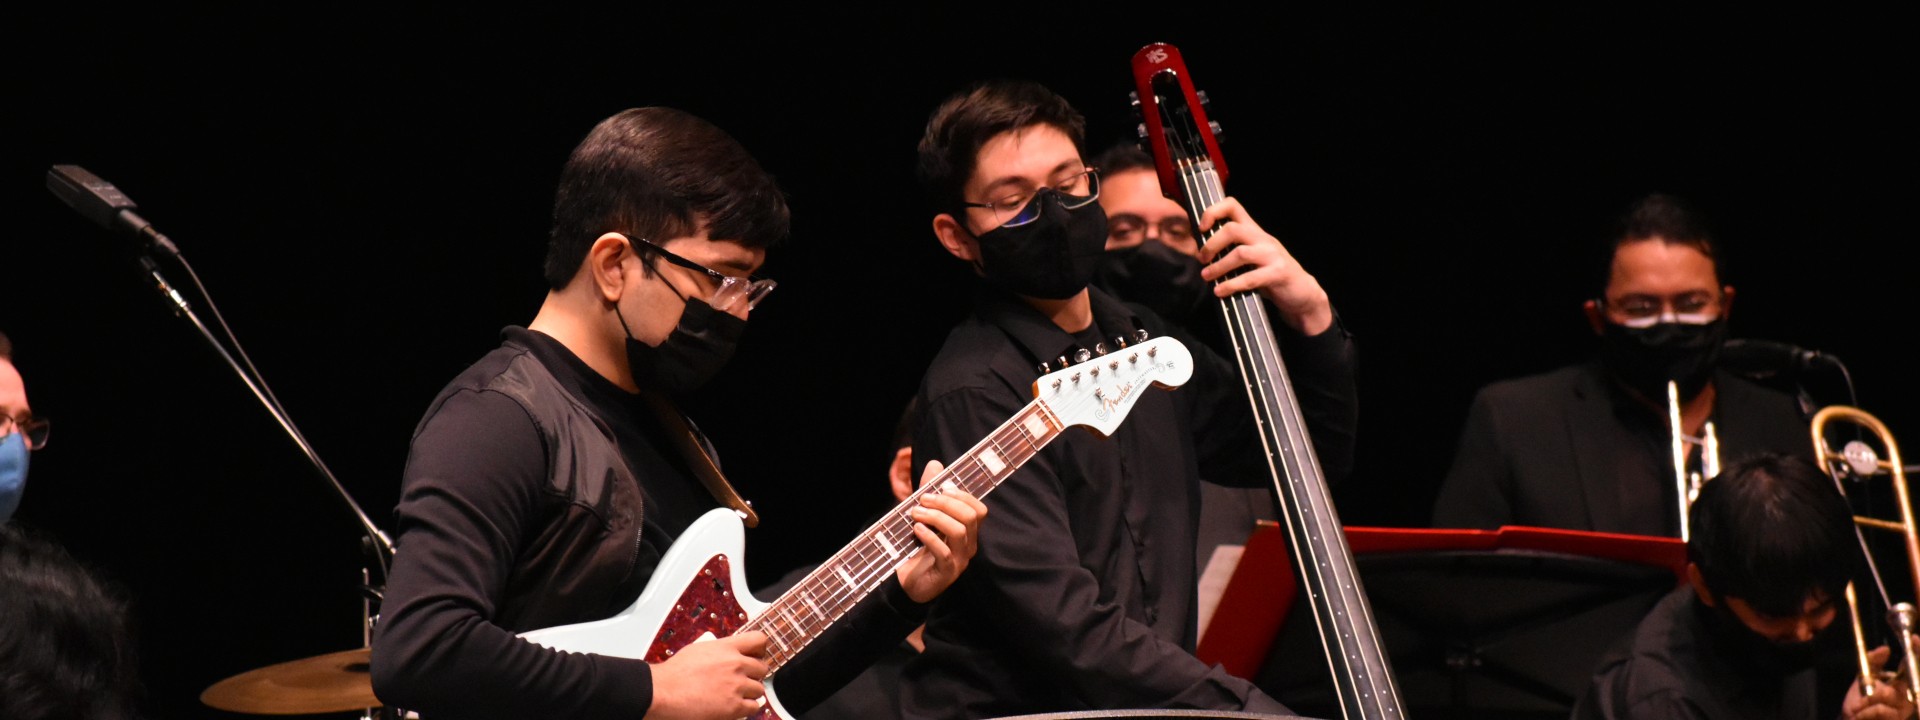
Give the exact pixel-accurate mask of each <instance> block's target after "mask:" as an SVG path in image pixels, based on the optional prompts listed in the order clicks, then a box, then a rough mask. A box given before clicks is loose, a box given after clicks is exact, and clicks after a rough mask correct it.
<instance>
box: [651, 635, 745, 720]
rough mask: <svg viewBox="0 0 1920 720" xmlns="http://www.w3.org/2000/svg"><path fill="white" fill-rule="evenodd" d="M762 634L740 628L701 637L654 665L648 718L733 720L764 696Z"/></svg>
mask: <svg viewBox="0 0 1920 720" xmlns="http://www.w3.org/2000/svg"><path fill="white" fill-rule="evenodd" d="M766 654H767V635H766V633H761V632H743V633H740V634H738V635H732V636H728V637H723V638H715V639H712V640H702V641H700V642H696V643H693V644H691V645H688V646H686V647H685V648H682V649H681V650H680V652H679V653H678V654H676V655H674V656H673V657H671V658H668V659H667V660H666V662H662V663H658V664H655V665H654V666H653V705H651V706H649V707H648V708H647V720H738V719H739V718H743V717H746V716H748V715H752V714H753V713H754V712H756V711H758V710H759V709H760V698H761V696H763V695H766V694H767V689H766V686H765V685H763V684H761V680H763V679H765V678H766V677H767V662H766V660H765V657H766Z"/></svg>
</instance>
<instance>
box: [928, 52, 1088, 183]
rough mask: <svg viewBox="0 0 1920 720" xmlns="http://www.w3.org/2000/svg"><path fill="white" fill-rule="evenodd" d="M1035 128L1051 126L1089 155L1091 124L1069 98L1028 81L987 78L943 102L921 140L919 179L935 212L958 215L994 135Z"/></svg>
mask: <svg viewBox="0 0 1920 720" xmlns="http://www.w3.org/2000/svg"><path fill="white" fill-rule="evenodd" d="M1034 125H1051V126H1053V127H1054V128H1057V129H1059V130H1060V131H1061V132H1063V133H1066V134H1067V137H1069V138H1072V139H1073V147H1074V149H1076V150H1079V151H1080V154H1081V155H1082V156H1084V155H1086V148H1085V136H1086V126H1087V121H1086V119H1085V118H1083V117H1081V115H1080V111H1078V110H1075V109H1073V106H1072V105H1070V104H1068V103H1067V100H1066V98H1063V97H1060V96H1059V95H1056V94H1054V92H1053V91H1052V90H1048V89H1047V88H1046V87H1045V86H1043V85H1041V84H1039V83H1036V82H1032V81H1028V80H988V81H984V82H980V83H977V84H975V85H973V86H971V87H969V88H967V89H966V90H962V91H960V92H958V93H955V94H954V95H953V96H951V97H949V98H947V100H946V101H945V102H942V103H940V107H939V108H937V109H935V110H934V111H933V116H932V117H930V118H929V119H928V120H927V132H926V134H925V135H923V136H921V138H920V167H919V175H920V181H921V182H922V183H924V184H925V185H926V189H927V193H928V197H929V198H930V199H931V201H932V203H933V211H934V212H936V213H942V212H957V211H958V210H959V209H960V207H961V205H960V203H962V202H965V198H962V197H960V189H961V188H962V187H965V186H966V184H967V179H968V178H970V177H972V176H973V171H974V166H975V165H976V164H977V163H978V162H979V156H980V147H981V146H983V145H986V144H987V141H988V140H992V139H993V137H994V136H995V135H999V134H1000V133H1003V132H1006V131H1008V130H1019V129H1022V128H1027V127H1032V126H1034Z"/></svg>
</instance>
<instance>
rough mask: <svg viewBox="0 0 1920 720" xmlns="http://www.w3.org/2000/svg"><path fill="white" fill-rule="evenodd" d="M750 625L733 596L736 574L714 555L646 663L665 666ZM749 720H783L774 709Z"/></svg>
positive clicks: (678, 603)
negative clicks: (701, 642)
mask: <svg viewBox="0 0 1920 720" xmlns="http://www.w3.org/2000/svg"><path fill="white" fill-rule="evenodd" d="M745 624H747V612H746V611H745V610H743V609H741V608H740V601H739V599H738V598H736V597H734V594H733V573H732V571H731V567H730V566H729V564H728V562H727V556H725V555H715V556H713V558H712V559H709V560H707V564H706V566H705V567H702V568H700V574H699V575H695V576H694V578H693V582H690V583H688V584H687V589H685V590H682V591H681V592H680V599H679V600H676V601H675V602H674V603H673V612H670V613H668V614H667V619H666V620H665V621H662V622H661V623H660V631H659V633H657V634H655V635H654V636H653V645H652V646H651V647H648V648H647V656H646V661H647V662H650V663H657V662H663V661H665V660H666V659H667V658H670V657H673V655H674V653H677V652H680V650H681V649H682V648H685V647H686V646H688V645H690V644H692V643H693V641H695V640H698V639H700V638H701V637H703V636H705V635H706V634H707V633H712V634H713V636H714V637H727V636H729V635H732V634H733V633H734V631H736V630H739V629H740V626H742V625H745ZM748 720H783V718H781V717H780V716H779V714H777V713H775V712H774V711H773V708H772V707H764V706H763V707H762V708H761V709H760V711H759V712H757V713H754V714H753V715H752V716H750V717H749V718H748Z"/></svg>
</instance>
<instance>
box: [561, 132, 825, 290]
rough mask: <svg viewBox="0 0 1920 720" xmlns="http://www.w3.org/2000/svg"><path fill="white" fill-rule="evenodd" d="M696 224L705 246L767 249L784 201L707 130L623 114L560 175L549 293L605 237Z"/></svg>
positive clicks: (783, 223)
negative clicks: (719, 243) (720, 243)
mask: <svg viewBox="0 0 1920 720" xmlns="http://www.w3.org/2000/svg"><path fill="white" fill-rule="evenodd" d="M702 222H705V223H706V226H707V232H708V237H710V238H713V239H716V240H731V241H736V242H738V243H740V244H742V245H745V246H747V247H754V248H765V247H771V246H773V245H774V244H776V243H778V242H780V240H781V239H783V238H785V237H786V236H787V232H788V226H789V222H790V221H789V213H788V210H787V199H786V196H785V195H784V194H783V193H782V192H781V191H780V187H779V185H777V184H776V183H775V182H774V180H773V176H772V175H770V174H768V173H767V171H766V170H763V169H761V167H760V164H759V163H758V162H755V161H754V159H753V156H751V155H748V154H747V150H746V148H744V147H741V145H740V143H739V142H737V141H735V140H734V139H733V137H732V136H730V135H728V134H727V133H726V132H725V131H723V130H721V129H720V128H718V127H714V126H713V124H712V123H709V122H707V121H705V120H702V119H700V118H697V117H694V116H693V115H690V114H688V113H686V112H682V111H680V110H675V109H672V108H664V107H648V108H635V109H632V110H626V111H623V112H621V113H619V114H617V115H614V116H613V117H610V118H607V119H606V120H602V121H601V122H600V124H599V125H597V126H595V127H594V128H593V132H591V133H588V134H587V137H586V139H585V140H582V141H580V144H579V146H577V147H575V148H574V149H573V154H572V155H571V156H569V157H568V158H567V164H566V166H565V167H563V168H562V169H561V171H560V186H559V189H558V191H557V192H555V193H554V200H553V231H552V233H551V234H550V236H549V237H548V240H547V259H546V272H545V275H546V280H547V285H548V286H549V287H552V288H554V289H556V290H557V289H560V288H563V287H566V285H567V283H568V282H570V281H571V280H572V279H573V276H574V275H575V274H576V273H578V272H579V270H580V264H581V263H583V262H585V261H586V258H587V248H588V247H590V246H591V245H592V244H593V241H594V240H595V239H597V238H599V237H600V236H601V235H603V234H606V233H609V232H618V233H623V234H628V235H633V236H637V237H640V238H643V239H647V240H652V241H654V242H665V241H666V240H668V239H671V238H675V237H682V236H686V235H690V234H692V233H694V232H696V231H698V229H699V227H700V224H701V223H702ZM636 247H637V251H639V252H643V253H644V252H650V251H649V250H648V249H647V247H646V246H645V245H638V246H636Z"/></svg>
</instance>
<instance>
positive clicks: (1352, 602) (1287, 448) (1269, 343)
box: [1159, 104, 1392, 714]
mask: <svg viewBox="0 0 1920 720" xmlns="http://www.w3.org/2000/svg"><path fill="white" fill-rule="evenodd" d="M1159 107H1160V109H1161V112H1162V115H1163V118H1162V120H1163V123H1162V126H1163V128H1171V129H1173V131H1174V132H1179V131H1185V130H1187V129H1188V127H1187V125H1186V124H1184V123H1178V122H1174V121H1173V119H1172V118H1171V117H1168V114H1169V111H1168V109H1167V108H1166V106H1165V105H1164V104H1162V105H1160V106H1159ZM1192 133H1193V135H1195V136H1197V135H1198V123H1197V122H1194V123H1192ZM1168 134H1169V135H1170V136H1171V139H1172V140H1173V142H1174V143H1176V144H1179V145H1180V147H1179V148H1178V149H1179V150H1181V151H1182V152H1183V153H1184V155H1185V157H1187V158H1195V157H1200V155H1199V152H1200V151H1201V150H1202V149H1204V141H1202V140H1199V139H1198V138H1197V137H1186V136H1184V135H1173V134H1172V133H1171V132H1170V133H1168ZM1208 157H1209V159H1210V154H1209V156H1208ZM1190 165H1191V166H1192V167H1194V168H1196V169H1195V170H1193V171H1192V174H1189V173H1187V172H1182V173H1179V176H1180V178H1181V180H1182V184H1183V188H1182V189H1183V190H1185V191H1186V193H1187V194H1186V197H1187V198H1189V199H1192V198H1196V197H1202V198H1203V203H1202V204H1201V208H1202V209H1204V207H1207V206H1211V205H1212V204H1214V203H1217V202H1219V201H1220V200H1221V199H1224V198H1225V190H1224V188H1223V187H1222V186H1221V183H1220V177H1219V174H1218V172H1217V170H1216V169H1215V168H1213V167H1212V166H1211V163H1210V161H1209V162H1207V163H1191V164H1190ZM1194 214H1195V216H1196V217H1197V216H1198V215H1199V214H1200V213H1199V212H1198V210H1195V211H1194ZM1207 235H1208V236H1209V237H1211V235H1212V233H1211V232H1209V233H1207ZM1258 303H1259V298H1258V296H1257V295H1255V294H1253V293H1241V294H1239V295H1236V296H1233V297H1230V298H1226V299H1223V301H1222V309H1223V311H1225V312H1226V313H1227V314H1228V315H1229V317H1230V319H1232V320H1233V321H1234V322H1233V323H1229V333H1230V335H1232V336H1233V337H1234V338H1235V339H1236V342H1235V347H1236V349H1238V350H1243V351H1244V354H1245V356H1244V357H1239V358H1236V360H1239V361H1241V362H1242V366H1243V369H1244V368H1245V366H1246V365H1248V364H1251V365H1254V366H1256V369H1258V370H1261V371H1262V372H1260V373H1259V374H1258V375H1255V376H1249V377H1259V378H1263V379H1264V378H1268V377H1278V378H1280V381H1281V382H1282V383H1287V384H1286V385H1282V386H1281V387H1280V388H1277V389H1276V388H1274V387H1271V386H1269V385H1268V384H1267V383H1266V382H1264V380H1262V381H1260V382H1257V383H1254V382H1250V383H1249V388H1248V389H1249V397H1250V399H1251V400H1252V401H1253V403H1254V405H1255V409H1256V411H1260V412H1262V415H1263V416H1265V417H1267V418H1272V419H1277V420H1279V422H1280V426H1281V430H1283V431H1284V432H1285V434H1286V442H1285V443H1283V444H1282V445H1281V447H1280V448H1278V452H1271V451H1270V460H1271V458H1272V457H1274V456H1277V457H1278V459H1279V461H1280V464H1281V466H1282V467H1283V468H1285V469H1286V471H1287V475H1286V477H1287V478H1289V479H1292V478H1301V477H1302V476H1303V475H1305V473H1304V472H1303V471H1304V470H1305V469H1306V468H1307V467H1308V464H1311V466H1312V468H1313V470H1314V472H1313V473H1312V476H1314V477H1324V475H1322V474H1321V473H1320V472H1319V470H1320V468H1319V464H1318V460H1317V458H1314V457H1313V455H1312V454H1311V452H1310V449H1311V445H1310V444H1309V443H1310V442H1311V441H1310V440H1309V439H1308V438H1307V437H1306V432H1305V428H1304V427H1303V423H1302V422H1301V420H1302V418H1300V417H1298V410H1299V406H1298V400H1297V399H1295V398H1291V392H1290V390H1291V385H1290V380H1289V379H1288V378H1287V377H1286V375H1285V368H1284V366H1283V365H1281V364H1280V363H1279V362H1277V360H1278V358H1279V352H1278V346H1277V344H1276V342H1275V339H1274V337H1273V335H1272V330H1271V328H1270V327H1267V326H1266V323H1264V322H1259V321H1260V320H1263V319H1264V315H1265V312H1264V308H1262V307H1260V306H1259V304H1258ZM1236 326H1237V328H1236ZM1248 333H1251V334H1252V336H1253V337H1252V338H1251V340H1252V341H1253V342H1252V344H1251V345H1249V344H1248V343H1247V342H1245V341H1246V340H1247V339H1248V337H1247V334H1248ZM1254 384H1257V385H1259V386H1260V387H1259V390H1260V391H1261V392H1254V388H1253V387H1252V386H1253V385H1254ZM1282 391H1287V394H1288V395H1289V398H1287V399H1288V400H1291V402H1280V403H1276V401H1280V400H1282V398H1279V397H1277V394H1278V393H1279V392H1282ZM1275 404H1281V405H1282V406H1283V407H1284V408H1285V409H1287V410H1290V411H1291V412H1289V413H1276V412H1274V409H1273V405H1275ZM1269 422H1270V421H1269ZM1262 444H1266V438H1265V437H1264V433H1263V437H1262ZM1298 484H1303V483H1298ZM1324 487H1325V485H1324V481H1322V483H1321V488H1324ZM1276 489H1280V488H1276ZM1288 490H1289V492H1288V493H1287V494H1288V496H1289V497H1290V498H1293V499H1294V501H1295V505H1296V507H1301V508H1302V510H1312V512H1302V513H1301V515H1302V517H1301V520H1302V523H1301V524H1302V526H1303V527H1302V529H1303V530H1304V531H1305V532H1307V533H1308V534H1309V535H1310V536H1317V537H1314V538H1313V539H1314V542H1312V543H1307V544H1305V549H1306V550H1307V551H1308V552H1309V553H1310V554H1311V555H1312V556H1313V557H1310V558H1308V559H1307V562H1308V565H1307V566H1305V567H1306V569H1308V570H1309V571H1310V572H1312V574H1314V575H1315V576H1320V573H1319V572H1317V570H1316V569H1315V566H1316V565H1317V566H1320V567H1324V568H1325V569H1327V570H1329V571H1331V573H1332V575H1333V576H1334V578H1333V579H1334V580H1335V583H1334V584H1333V586H1332V587H1331V588H1330V589H1331V590H1332V591H1334V592H1336V593H1338V594H1339V595H1340V596H1341V599H1342V600H1344V601H1345V602H1343V603H1342V606H1343V607H1345V608H1347V610H1346V612H1347V613H1353V612H1354V610H1353V608H1356V607H1357V608H1358V609H1359V612H1360V613H1364V615H1362V618H1364V620H1365V621H1366V625H1365V626H1364V627H1363V626H1361V625H1359V624H1358V623H1357V622H1356V620H1355V618H1353V617H1351V616H1349V617H1347V618H1344V620H1345V621H1346V622H1344V623H1339V622H1336V623H1335V624H1336V625H1338V626H1340V627H1341V628H1342V629H1341V630H1340V631H1339V632H1336V633H1335V634H1334V638H1333V639H1334V641H1335V643H1334V644H1337V645H1338V646H1340V648H1342V650H1341V651H1340V652H1339V653H1338V654H1339V656H1340V657H1339V658H1337V659H1336V658H1335V657H1333V655H1334V653H1335V651H1334V648H1332V647H1326V648H1324V649H1325V650H1326V651H1327V652H1328V654H1329V663H1330V664H1332V663H1336V662H1337V663H1338V664H1339V665H1341V666H1344V667H1347V668H1348V670H1349V672H1350V673H1352V672H1354V671H1356V670H1357V671H1358V672H1359V673H1363V674H1365V675H1368V676H1372V675H1374V674H1376V673H1375V672H1374V670H1375V668H1374V667H1373V666H1374V665H1375V663H1373V662H1370V658H1368V657H1361V656H1360V655H1355V654H1352V653H1351V652H1349V649H1348V645H1349V643H1348V642H1347V640H1349V639H1351V640H1354V641H1355V642H1354V644H1355V645H1357V646H1358V647H1360V648H1363V649H1364V648H1367V647H1368V645H1369V644H1368V643H1365V642H1359V641H1360V640H1363V639H1374V640H1376V641H1375V642H1374V643H1372V646H1373V647H1374V648H1376V649H1377V638H1374V637H1373V633H1371V629H1372V622H1373V620H1372V617H1371V615H1372V613H1371V612H1370V610H1369V609H1368V608H1367V606H1366V603H1365V601H1364V597H1362V593H1361V591H1360V588H1359V585H1358V579H1357V575H1354V574H1351V573H1349V572H1345V571H1350V570H1351V568H1350V567H1347V566H1346V563H1345V562H1344V561H1342V560H1340V559H1339V558H1333V560H1334V561H1333V562H1327V561H1326V559H1322V558H1318V556H1319V554H1320V552H1319V551H1320V550H1322V549H1323V546H1324V545H1325V544H1326V543H1328V542H1329V538H1332V542H1338V543H1339V544H1340V546H1341V549H1344V545H1345V542H1344V541H1345V531H1344V529H1343V528H1340V529H1337V530H1338V532H1340V535H1339V536H1337V537H1334V536H1331V535H1329V534H1328V533H1327V528H1326V527H1325V526H1324V522H1323V521H1324V520H1325V519H1326V518H1327V517H1330V516H1332V515H1331V514H1332V507H1331V500H1330V498H1329V497H1328V496H1327V495H1326V493H1324V492H1315V489H1312V488H1288ZM1295 545H1296V546H1301V545H1303V544H1302V543H1299V542H1296V543H1295ZM1329 554H1339V553H1329ZM1348 556H1349V557H1350V554H1348ZM1324 579H1325V578H1324V577H1323V576H1322V580H1323V582H1321V583H1319V584H1320V585H1321V586H1323V587H1325V586H1327V583H1325V582H1324ZM1308 595H1309V601H1310V602H1311V601H1312V599H1313V598H1312V593H1309V594H1308ZM1356 600H1358V602H1356ZM1316 605H1317V603H1316ZM1326 609H1327V611H1328V612H1330V613H1332V614H1334V615H1335V616H1337V615H1339V613H1340V612H1341V611H1340V610H1339V609H1337V608H1334V607H1332V606H1328V607H1327V608H1326ZM1316 615H1317V613H1316ZM1341 619H1343V618H1339V617H1330V618H1329V620H1341ZM1318 622H1319V620H1318V617H1316V624H1318ZM1346 628H1352V632H1355V633H1356V634H1366V635H1368V638H1344V637H1340V635H1343V634H1345V633H1347V632H1349V631H1348V630H1347V629H1346ZM1322 635H1323V643H1325V642H1326V637H1325V636H1326V633H1325V632H1324V631H1323V633H1322ZM1356 662H1357V663H1358V664H1359V667H1358V668H1356V667H1354V664H1355V663H1356ZM1336 676H1338V673H1336ZM1388 681H1389V683H1391V677H1390V676H1388ZM1349 696H1350V697H1352V699H1353V700H1354V701H1355V702H1364V698H1360V697H1357V696H1355V695H1354V694H1352V693H1349ZM1376 699H1377V700H1380V701H1381V702H1384V701H1385V698H1376ZM1386 714H1392V712H1391V711H1388V712H1387V713H1386Z"/></svg>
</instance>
